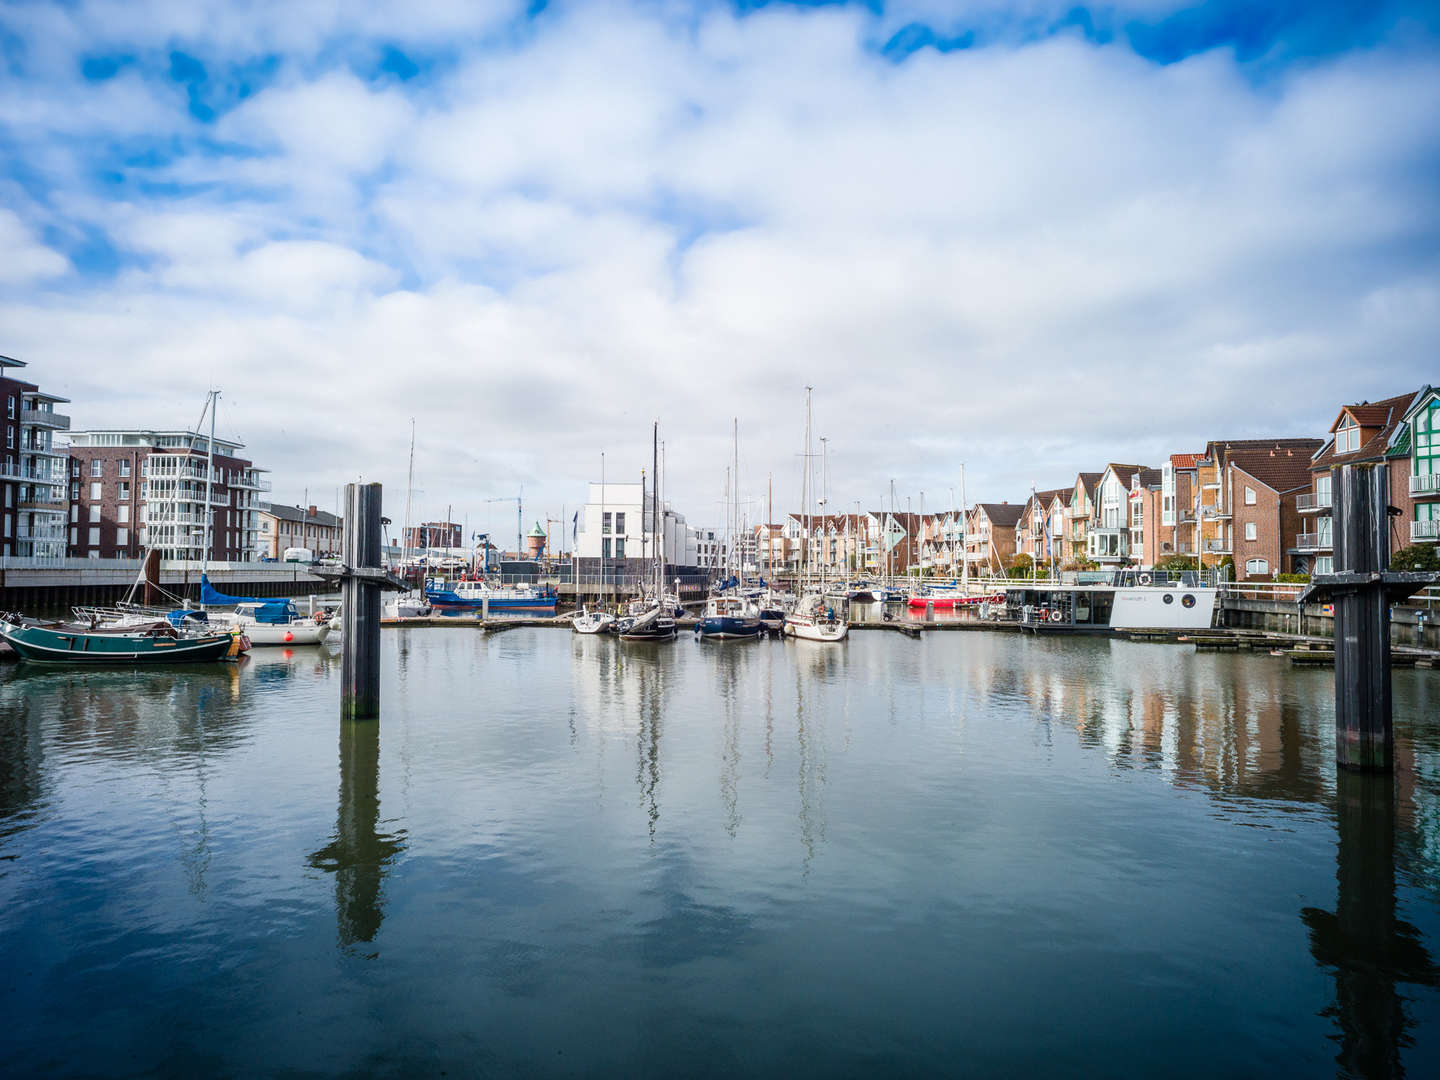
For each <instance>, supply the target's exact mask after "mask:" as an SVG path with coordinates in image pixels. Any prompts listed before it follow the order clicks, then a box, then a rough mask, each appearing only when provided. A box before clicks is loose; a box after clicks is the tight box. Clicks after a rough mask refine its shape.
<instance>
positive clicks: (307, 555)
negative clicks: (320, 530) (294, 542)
mask: <svg viewBox="0 0 1440 1080" xmlns="http://www.w3.org/2000/svg"><path fill="white" fill-rule="evenodd" d="M284 561H285V562H300V563H312V562H314V561H315V552H313V551H311V550H310V549H309V548H286V549H285V558H284Z"/></svg>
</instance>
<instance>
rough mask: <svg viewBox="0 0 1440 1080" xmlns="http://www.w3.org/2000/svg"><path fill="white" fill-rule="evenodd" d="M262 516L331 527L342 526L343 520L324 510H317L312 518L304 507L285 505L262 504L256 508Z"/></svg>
mask: <svg viewBox="0 0 1440 1080" xmlns="http://www.w3.org/2000/svg"><path fill="white" fill-rule="evenodd" d="M256 509H257V510H259V511H260V512H261V513H262V514H269V515H270V516H271V517H273V518H278V519H280V520H282V521H308V522H310V523H311V524H314V525H328V526H331V527H334V526H338V525H340V524H341V519H340V518H338V517H336V516H335V515H334V514H331V513H327V512H326V511H324V510H316V511H315V515H314V516H313V517H312V516H310V515H309V514H308V513H306V512H305V507H303V506H286V505H285V504H284V503H261V504H259V505H258V506H257V507H256Z"/></svg>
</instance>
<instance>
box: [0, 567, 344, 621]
mask: <svg viewBox="0 0 1440 1080" xmlns="http://www.w3.org/2000/svg"><path fill="white" fill-rule="evenodd" d="M90 561H93V562H94V565H85V564H86V563H87V562H90ZM66 564H68V565H66ZM139 572H140V562H139V560H128V559H127V560H114V561H109V560H107V561H106V562H101V561H100V560H85V559H65V560H62V565H58V566H24V565H20V566H17V565H13V564H11V563H9V562H7V561H5V560H0V611H23V612H27V613H32V612H40V611H58V610H64V609H67V608H70V607H73V606H74V605H76V604H101V605H103V604H114V603H117V602H119V601H120V600H123V599H124V598H125V596H126V595H127V594H128V593H129V592H130V589H131V587H132V586H133V585H134V583H135V578H136V576H137V575H138V574H139ZM207 572H208V574H209V577H210V583H211V584H212V585H214V586H215V588H217V589H219V590H220V591H221V592H223V593H229V594H232V595H239V596H260V597H271V596H311V595H318V594H321V593H325V592H328V591H330V590H332V589H333V588H334V586H333V585H331V584H329V583H327V582H326V581H325V580H324V579H322V578H319V577H316V576H315V575H314V574H312V573H310V571H309V568H308V567H303V566H301V565H300V564H298V563H226V564H220V565H217V566H215V567H212V568H211V569H209V570H208V571H207ZM160 584H161V586H162V587H164V589H165V591H166V592H168V593H171V594H172V595H174V596H178V597H180V598H182V599H189V600H196V601H198V600H199V599H200V568H199V564H198V563H196V564H184V565H182V566H179V567H176V566H172V565H168V564H162V565H161V569H160Z"/></svg>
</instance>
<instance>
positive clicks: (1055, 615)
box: [1050, 608, 1065, 622]
mask: <svg viewBox="0 0 1440 1080" xmlns="http://www.w3.org/2000/svg"><path fill="white" fill-rule="evenodd" d="M1064 617H1065V616H1064V614H1063V613H1062V612H1061V611H1060V609H1059V608H1056V609H1055V610H1054V611H1052V612H1050V621H1051V622H1059V621H1060V620H1061V619H1063V618H1064Z"/></svg>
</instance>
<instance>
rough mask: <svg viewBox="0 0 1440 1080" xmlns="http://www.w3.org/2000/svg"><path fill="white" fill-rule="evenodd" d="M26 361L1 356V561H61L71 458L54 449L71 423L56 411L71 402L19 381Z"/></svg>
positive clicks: (62, 450) (58, 448) (60, 448)
mask: <svg viewBox="0 0 1440 1080" xmlns="http://www.w3.org/2000/svg"><path fill="white" fill-rule="evenodd" d="M25 366H26V365H25V362H24V361H23V360H15V359H13V358H11V357H8V356H0V401H3V402H4V406H5V408H4V412H3V414H0V428H3V430H4V435H3V437H4V440H5V446H4V450H3V453H4V458H3V459H0V555H21V556H27V557H30V558H48V559H53V558H61V557H63V556H64V554H65V518H66V514H67V513H68V510H69V502H68V500H67V498H66V493H65V480H66V475H65V472H66V466H65V463H66V460H67V454H66V452H65V450H64V448H63V447H57V446H56V445H55V443H54V438H55V433H56V432H57V431H64V430H65V429H67V428H68V427H69V426H70V418H69V417H68V416H66V415H65V414H63V413H60V412H56V411H55V406H56V405H58V404H63V403H65V402H66V401H67V400H69V399H67V398H63V397H57V396H56V395H54V394H47V393H44V392H42V391H41V390H40V388H39V387H38V386H37V385H36V384H34V383H30V382H25V381H24V380H22V379H19V378H17V377H15V375H14V373H15V372H18V371H19V370H20V369H21V368H24V367H25Z"/></svg>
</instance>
